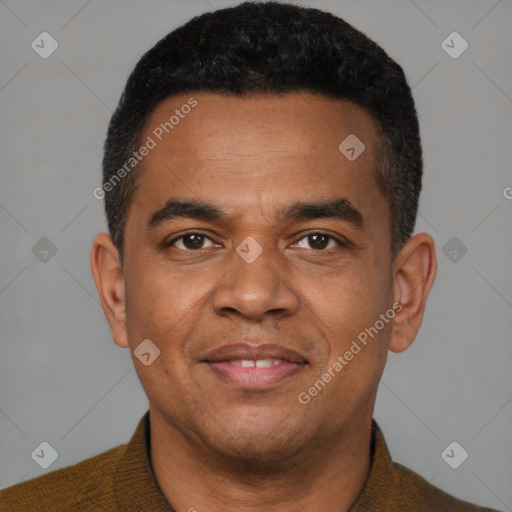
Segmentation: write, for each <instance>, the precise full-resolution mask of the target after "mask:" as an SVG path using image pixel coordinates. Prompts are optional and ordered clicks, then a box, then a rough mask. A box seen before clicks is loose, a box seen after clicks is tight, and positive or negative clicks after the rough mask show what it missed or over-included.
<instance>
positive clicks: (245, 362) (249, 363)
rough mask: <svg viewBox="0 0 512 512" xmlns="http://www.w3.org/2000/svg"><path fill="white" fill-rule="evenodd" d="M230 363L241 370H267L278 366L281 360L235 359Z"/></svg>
mask: <svg viewBox="0 0 512 512" xmlns="http://www.w3.org/2000/svg"><path fill="white" fill-rule="evenodd" d="M231 362H232V363H233V364H236V365H237V366H241V367H242V368H268V367H270V366H275V365H278V364H280V363H281V359H257V360H256V361H254V360H253V359H237V360H233V361H231Z"/></svg>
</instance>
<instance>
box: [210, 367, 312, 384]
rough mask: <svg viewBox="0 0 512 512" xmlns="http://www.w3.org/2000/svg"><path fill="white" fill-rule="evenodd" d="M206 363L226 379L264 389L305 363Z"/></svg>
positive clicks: (288, 375) (294, 371) (296, 370)
mask: <svg viewBox="0 0 512 512" xmlns="http://www.w3.org/2000/svg"><path fill="white" fill-rule="evenodd" d="M206 364H207V365H208V366H209V367H210V368H211V369H212V370H213V371H214V372H215V373H217V374H219V375H221V376H222V377H224V379H226V380H227V381H229V382H231V383H233V384H236V385H238V386H241V387H244V388H248V389H264V388H266V387H269V386H271V385H273V384H277V383H278V382H281V381H282V380H284V379H286V378H288V377H291V376H292V375H294V374H296V373H297V372H299V371H300V370H302V368H304V366H305V364H302V363H292V362H290V361H281V362H280V363H279V364H276V365H273V366H269V367H267V368H254V367H249V368H244V367H242V366H240V365H237V364H234V363H232V362H230V361H206Z"/></svg>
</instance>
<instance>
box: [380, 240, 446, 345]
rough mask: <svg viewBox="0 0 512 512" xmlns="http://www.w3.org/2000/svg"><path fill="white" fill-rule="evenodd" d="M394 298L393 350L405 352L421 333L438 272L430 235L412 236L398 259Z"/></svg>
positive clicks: (395, 264)
mask: <svg viewBox="0 0 512 512" xmlns="http://www.w3.org/2000/svg"><path fill="white" fill-rule="evenodd" d="M393 270H394V279H395V283H394V298H395V303H400V304H401V306H402V307H401V309H399V308H398V307H397V308H396V311H397V313H396V315H395V318H394V322H393V334H392V336H391V343H390V345H389V350H391V351H392V352H403V351H404V350H405V349H407V348H408V347H409V346H410V345H411V344H412V342H413V341H414V339H415V338H416V335H417V334H418V330H419V328H420V325H421V322H422V320H423V314H424V312H425V305H426V303H427V297H428V294H429V292H430V289H431V288H432V285H433V284H434V279H435V276H436V270H437V259H436V249H435V244H434V240H433V239H432V237H431V236H430V235H428V234H427V233H418V234H416V235H414V236H413V237H411V238H410V239H409V240H408V241H407V242H406V243H405V245H404V246H403V247H402V249H401V250H400V252H399V253H398V254H397V255H396V257H395V262H394V264H393Z"/></svg>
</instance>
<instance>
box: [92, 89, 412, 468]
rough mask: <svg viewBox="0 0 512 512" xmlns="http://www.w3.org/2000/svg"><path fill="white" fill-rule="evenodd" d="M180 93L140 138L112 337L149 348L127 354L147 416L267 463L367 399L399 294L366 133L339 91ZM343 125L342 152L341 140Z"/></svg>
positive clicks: (354, 413)
mask: <svg viewBox="0 0 512 512" xmlns="http://www.w3.org/2000/svg"><path fill="white" fill-rule="evenodd" d="M192 96H193V98H194V99H195V101H197V104H196V105H195V106H193V108H190V109H187V108H185V109H184V108H182V106H183V105H185V104H189V105H190V104H192V102H191V101H190V97H189V96H175V97H172V98H170V99H168V100H166V101H164V102H163V103H161V104H160V105H159V106H158V107H157V108H156V109H155V110H154V112H153V114H152V116H151V118H150V120H149V122H148V124H147V126H146V129H145V132H144V134H143V136H142V139H141V140H142V141H149V139H148V137H149V138H150V139H151V140H152V141H153V142H154V144H152V143H150V144H149V145H151V146H153V145H154V147H152V148H151V149H150V151H148V153H147V155H146V156H144V157H143V159H142V161H141V164H140V165H141V168H140V174H139V175H138V186H137V189H136V191H135V194H134V197H133V201H132V203H131V205H130V207H129V210H128V212H127V217H126V228H125V246H124V253H125V262H124V268H123V269H122V271H121V273H122V278H120V281H119V283H118V284H119V288H122V291H119V294H118V295H119V297H121V299H120V301H119V305H118V312H117V313H113V316H115V317H116V319H117V322H118V323H123V325H124V324H125V330H124V329H123V330H119V329H118V330H115V332H114V339H115V341H116V343H118V344H119V345H121V346H129V347H130V348H131V350H132V353H133V350H135V349H136V348H137V346H138V345H139V344H140V343H141V342H142V341H143V340H146V339H149V340H151V342H152V343H153V344H154V345H156V346H157V347H158V349H159V350H160V355H159V357H157V358H156V359H155V360H154V361H153V362H152V363H151V364H150V365H148V366H145V365H144V364H142V363H141V362H140V361H139V360H138V359H137V358H136V357H134V365H135V367H136V370H137V372H138V376H139V378H140V381H141V383H142V386H143V387H144V390H145V392H146V394H147V396H148V398H149V401H150V406H151V415H152V421H159V422H161V423H162V424H165V425H166V428H168V429H171V430H174V431H178V432H180V434H181V435H183V436H184V437H186V438H187V439H188V440H189V441H190V442H192V443H195V444H196V445H197V446H201V447H203V448H205V449H207V450H211V451H213V452H215V453H216V454H220V455H222V456H224V457H235V458H238V459H240V458H242V459H247V460H269V459H275V460H279V459H280V458H282V457H283V455H287V456H290V455H293V454H295V453H299V452H300V451H301V450H304V448H306V447H312V446H313V445H315V443H319V442H321V440H322V439H328V438H332V437H333V436H335V435H339V434H340V433H343V432H349V430H350V429H354V428H360V426H361V425H363V424H364V422H365V421H369V418H370V417H371V414H372V410H373V406H374V400H375V394H376V389H377V384H378V379H379V377H380V375H381V373H382V370H383V367H384V364H385V360H386V354H387V351H388V349H389V346H390V340H391V339H392V334H393V321H390V320H389V318H390V317H391V314H390V313H389V312H390V311H392V312H393V315H394V313H395V311H394V310H393V303H394V301H395V300H396V299H397V298H399V297H398V296H399V292H400V287H399V286H398V285H397V280H396V268H395V267H394V266H393V264H394V262H393V259H392V257H391V253H390V225H389V217H390V216H389V206H388V202H387V200H386V199H385V198H384V197H383V196H382V194H381V193H380V191H379V189H378V187H377V184H376V180H375V172H376V168H377V166H378V165H379V162H378V161H377V159H376V157H375V152H376V147H377V142H378V135H377V132H376V127H375V125H374V122H373V121H372V119H371V117H370V116H369V115H368V114H367V113H366V112H365V111H364V110H362V109H361V108H359V107H358V106H356V105H354V104H351V103H349V102H343V101H339V100H331V99H325V98H321V97H319V96H314V95H309V94H299V93H293V94H288V95H286V96H282V97H277V96H270V95H264V96H253V97H251V98H249V99H236V98H233V97H229V96H221V95H214V94H206V93H200V94H194V95H192ZM176 110H178V111H179V113H180V115H179V121H178V122H176V119H174V120H173V121H172V123H173V124H172V128H169V125H167V130H165V129H163V128H162V126H163V123H166V122H169V119H170V118H171V116H172V115H174V114H175V112H176ZM184 112H188V113H186V114H185V113H184ZM351 134H354V135H355V136H357V138H358V139H359V140H360V141H362V143H363V144H364V146H365V149H364V151H363V152H362V153H361V154H360V155H359V156H358V157H357V158H355V159H353V158H351V159H349V158H347V156H346V155H349V156H350V157H353V155H352V152H351V151H350V150H349V151H348V153H345V154H344V153H342V151H340V149H339V148H338V146H339V145H340V143H341V142H342V141H344V140H345V139H346V138H347V137H348V136H349V135H351ZM356 151H357V149H356ZM355 154H356V155H357V153H355ZM97 282H98V281H97ZM121 310H122V311H121ZM386 314H387V316H386V321H383V320H382V316H381V315H386ZM401 314H402V315H403V312H402V313H401ZM379 319H381V320H380V321H379ZM378 321H379V322H378ZM376 322H377V323H376ZM376 326H378V327H379V328H376ZM370 328H373V330H372V329H370ZM365 329H366V330H367V331H366V333H367V336H366V338H367V339H366V343H364V344H363V343H362V341H361V340H362V338H364V334H363V335H362V334H361V333H364V332H365ZM368 329H370V332H371V333H372V336H370V335H368ZM113 330H114V329H113ZM375 331H377V332H376V334H375ZM358 336H359V338H358ZM411 341H412V340H411ZM354 342H355V345H354ZM356 346H358V347H359V350H357V348H356ZM349 354H352V357H350V355H349ZM340 358H341V359H340ZM336 363H337V364H336ZM340 366H341V368H340ZM329 377H330V378H329ZM319 380H320V381H322V383H323V384H322V383H319ZM315 383H316V386H315ZM315 390H316V392H315Z"/></svg>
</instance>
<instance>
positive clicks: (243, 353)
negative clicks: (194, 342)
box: [202, 343, 308, 389]
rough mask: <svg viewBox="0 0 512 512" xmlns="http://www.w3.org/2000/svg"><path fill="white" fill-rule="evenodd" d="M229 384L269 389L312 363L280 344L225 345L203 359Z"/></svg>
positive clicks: (247, 387)
mask: <svg viewBox="0 0 512 512" xmlns="http://www.w3.org/2000/svg"><path fill="white" fill-rule="evenodd" d="M202 362H203V363H205V364H206V365H207V366H208V367H209V368H210V369H211V370H212V371H213V372H214V373H215V374H216V375H218V376H219V377H221V378H222V379H223V380H224V381H225V382H228V383H230V384H233V385H235V386H238V387H242V388H244V389H265V388H268V387H271V386H273V385H275V384H278V383H280V382H281V381H283V380H285V379H289V378H291V377H292V376H294V375H296V374H297V373H298V372H300V371H301V370H303V369H304V368H305V367H306V365H307V364H308V361H307V360H306V359H305V358H303V357H302V356H301V355H300V354H298V353H297V352H295V351H293V350H290V349H288V348H285V347H281V346H279V345H257V346H252V345H246V344H243V343H239V344H234V345H224V346H222V347H220V348H217V349H215V350H213V351H211V352H209V353H208V354H206V355H205V357H204V359H203V360H202Z"/></svg>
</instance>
